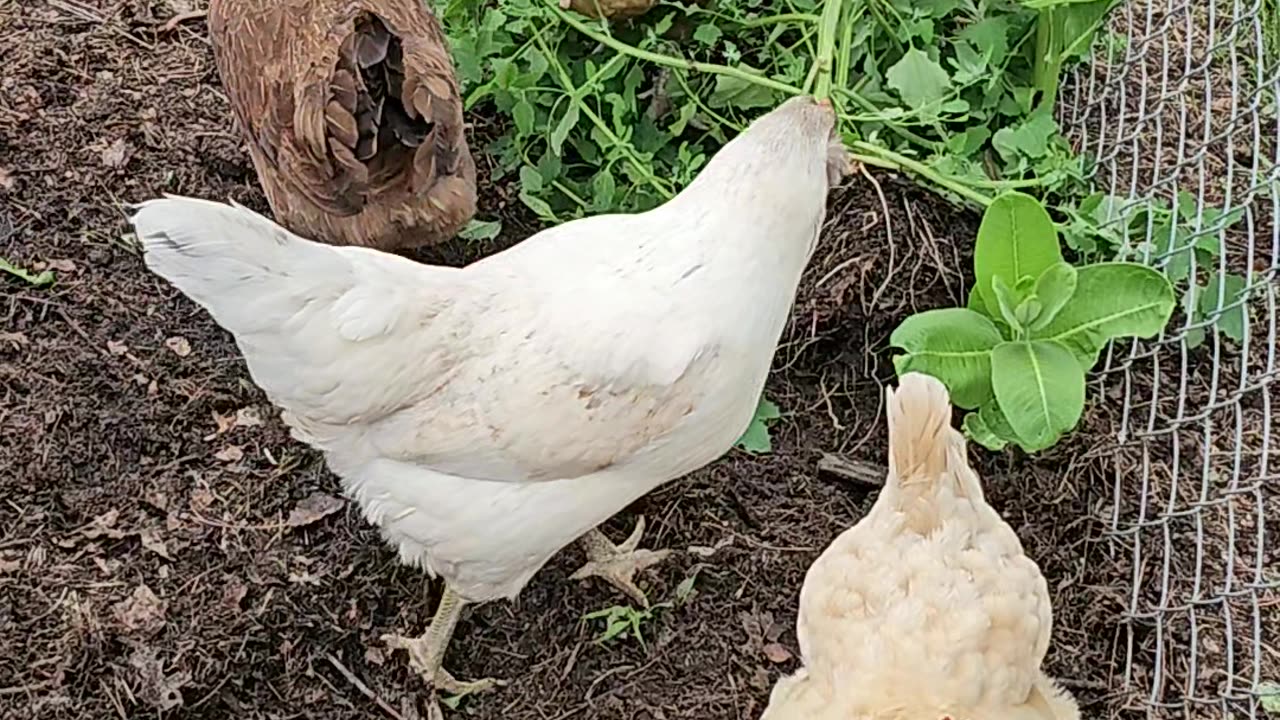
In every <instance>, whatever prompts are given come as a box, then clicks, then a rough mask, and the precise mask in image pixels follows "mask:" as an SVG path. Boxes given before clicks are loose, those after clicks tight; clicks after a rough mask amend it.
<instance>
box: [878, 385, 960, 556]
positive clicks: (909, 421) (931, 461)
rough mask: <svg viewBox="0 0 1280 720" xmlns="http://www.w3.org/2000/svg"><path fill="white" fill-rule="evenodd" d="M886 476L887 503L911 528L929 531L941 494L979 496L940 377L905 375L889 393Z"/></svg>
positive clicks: (935, 519)
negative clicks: (952, 419)
mask: <svg viewBox="0 0 1280 720" xmlns="http://www.w3.org/2000/svg"><path fill="white" fill-rule="evenodd" d="M887 395H888V402H887V405H888V408H889V413H888V414H889V480H888V482H887V483H886V491H887V497H886V498H885V499H886V500H887V501H889V502H892V503H894V504H895V505H897V506H898V508H899V509H900V510H901V511H902V512H903V513H905V514H906V516H907V524H908V526H909V527H911V528H912V529H913V530H916V531H917V532H920V533H927V532H929V531H930V530H932V529H933V528H935V527H937V525H938V523H939V522H940V519H941V517H942V516H943V515H942V512H941V509H940V508H939V506H938V501H939V499H940V492H941V491H942V489H943V488H949V489H950V490H951V493H950V494H951V495H953V496H955V495H958V496H965V497H978V498H980V497H981V496H982V488H981V485H980V484H979V482H978V478H977V475H975V474H974V472H973V470H972V469H970V468H969V464H968V459H967V457H966V452H965V442H964V437H963V436H961V435H960V433H959V432H958V431H956V430H955V429H954V428H952V427H951V397H950V395H948V393H947V388H946V386H944V385H943V384H942V383H941V382H940V381H938V380H937V379H935V378H932V377H929V376H928V375H922V374H920V373H908V374H906V375H903V376H902V378H900V379H899V381H898V388H897V390H894V389H893V388H890V389H889V390H888V391H887Z"/></svg>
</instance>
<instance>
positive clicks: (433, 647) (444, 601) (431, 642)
mask: <svg viewBox="0 0 1280 720" xmlns="http://www.w3.org/2000/svg"><path fill="white" fill-rule="evenodd" d="M466 604H467V601H466V600H463V599H462V597H461V596H460V595H458V594H457V593H455V592H454V591H453V589H452V588H450V587H449V586H448V585H445V588H444V595H442V596H441V597H440V605H439V606H438V607H437V608H436V614H435V617H433V618H431V624H430V625H429V626H428V627H427V631H426V632H425V633H423V634H422V637H417V638H407V637H403V636H401V635H394V634H387V635H383V636H382V642H383V643H385V644H386V646H387V647H388V648H389V649H391V650H393V651H394V650H404V651H405V652H407V653H408V654H409V666H410V667H412V668H413V669H414V671H415V672H417V673H418V674H419V675H421V676H422V679H423V680H425V681H426V682H427V684H429V685H431V687H432V688H434V689H435V690H436V691H437V692H444V693H448V694H449V695H453V696H462V695H471V694H473V693H479V692H484V691H486V690H491V689H493V688H494V687H497V686H500V685H505V684H506V682H504V681H502V680H495V679H493V678H485V679H483V680H475V681H470V682H464V681H460V680H456V679H455V678H454V677H453V675H451V674H449V671H448V670H445V669H444V668H443V667H442V663H443V661H444V654H445V652H446V651H448V649H449V640H450V638H452V637H453V630H454V628H455V627H457V625H458V618H459V617H461V616H462V608H463V607H464V606H465V605H466ZM431 705H432V706H431V713H430V714H431V718H432V720H437V719H438V718H442V717H443V713H441V711H440V707H439V705H438V703H436V702H435V701H434V698H433V700H432V704H431Z"/></svg>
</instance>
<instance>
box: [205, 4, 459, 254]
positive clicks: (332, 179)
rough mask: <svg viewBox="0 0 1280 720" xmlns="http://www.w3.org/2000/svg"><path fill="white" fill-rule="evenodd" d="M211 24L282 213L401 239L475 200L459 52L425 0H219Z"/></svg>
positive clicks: (352, 240)
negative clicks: (452, 51)
mask: <svg viewBox="0 0 1280 720" xmlns="http://www.w3.org/2000/svg"><path fill="white" fill-rule="evenodd" d="M209 31H210V35H211V36H212V40H213V50H214V58H215V60H216V61H217V65H218V73H219V75H220V76H221V78H222V84H223V86H224V87H225V89H226V92H227V96H228V97H229V98H230V100H231V106H232V108H234V110H235V114H236V118H237V119H238V120H239V122H240V127H241V130H242V132H244V134H245V137H246V139H247V140H248V144H249V154H250V155H251V156H252V157H253V164H254V167H255V168H256V170H257V172H258V178H259V179H260V180H261V182H262V186H263V189H264V190H265V191H266V194H267V200H268V202H270V203H271V209H272V210H273V211H274V213H275V216H276V219H277V220H278V221H279V222H280V223H281V224H282V225H284V226H286V227H288V228H289V229H290V230H292V231H294V232H296V233H298V234H300V235H303V236H306V237H309V238H313V239H315V240H320V241H322V242H328V243H333V244H337V245H361V246H366V247H375V248H379V249H382V250H394V249H399V248H410V247H417V246H421V245H428V244H431V243H434V242H438V241H441V240H445V239H447V238H449V237H451V236H452V235H453V234H454V233H456V232H457V231H458V229H459V228H461V227H462V226H463V225H464V224H465V223H466V222H467V221H468V220H470V219H471V217H472V215H474V214H475V209H476V187H475V174H476V170H475V162H474V160H473V159H472V157H471V152H470V151H469V150H468V148H467V141H466V137H465V135H464V132H463V122H462V102H461V97H460V93H459V90H458V83H457V80H456V78H455V77H454V72H453V62H452V60H451V58H450V56H449V47H448V43H447V41H446V39H445V37H444V33H443V31H442V30H441V28H440V24H439V23H438V22H437V21H436V18H435V16H433V15H432V13H431V11H430V10H429V9H428V8H427V6H426V4H425V3H423V2H422V0H211V2H210V5H209Z"/></svg>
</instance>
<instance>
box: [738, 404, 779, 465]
mask: <svg viewBox="0 0 1280 720" xmlns="http://www.w3.org/2000/svg"><path fill="white" fill-rule="evenodd" d="M780 417H782V412H781V411H780V410H778V406H777V405H775V404H773V402H772V401H770V400H769V399H768V398H766V397H765V396H763V395H761V396H760V402H759V403H758V404H757V405H756V414H755V417H753V418H752V419H751V424H750V425H748V426H747V430H746V432H744V433H742V437H740V438H738V442H737V443H736V446H737V447H740V448H742V449H743V450H746V451H747V452H749V453H751V454H753V455H763V454H767V453H770V452H773V440H772V438H770V436H769V424H770V423H772V422H773V421H774V420H777V419H778V418H780Z"/></svg>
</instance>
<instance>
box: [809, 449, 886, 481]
mask: <svg viewBox="0 0 1280 720" xmlns="http://www.w3.org/2000/svg"><path fill="white" fill-rule="evenodd" d="M818 472H825V473H830V474H832V475H835V476H836V477H839V478H843V479H845V480H848V481H850V482H853V483H856V484H858V485H865V486H867V487H884V478H885V475H887V474H888V473H889V469H888V468H886V467H885V466H883V465H879V464H876V463H870V462H863V461H861V460H850V459H849V458H847V457H845V456H843V455H836V454H833V453H822V459H820V460H818Z"/></svg>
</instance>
